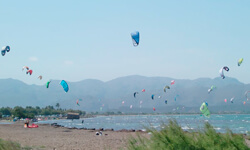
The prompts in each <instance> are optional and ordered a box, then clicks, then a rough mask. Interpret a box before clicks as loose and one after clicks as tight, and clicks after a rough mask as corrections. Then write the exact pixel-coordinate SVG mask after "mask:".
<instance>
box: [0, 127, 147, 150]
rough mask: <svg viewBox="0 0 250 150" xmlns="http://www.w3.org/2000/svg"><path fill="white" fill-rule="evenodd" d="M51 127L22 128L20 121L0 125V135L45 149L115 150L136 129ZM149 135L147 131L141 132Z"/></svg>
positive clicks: (122, 145) (2, 137)
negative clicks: (124, 130)
mask: <svg viewBox="0 0 250 150" xmlns="http://www.w3.org/2000/svg"><path fill="white" fill-rule="evenodd" d="M96 132H97V131H96V130H78V129H67V128H64V127H58V128H55V127H53V126H51V125H39V127H38V128H24V126H23V123H21V122H19V123H14V124H0V138H1V139H4V140H10V141H15V142H18V143H19V144H21V145H22V147H24V146H28V147H32V148H33V149H37V150H38V149H42V150H44V149H46V150H47V149H48V150H104V149H111V150H117V149H121V148H125V147H126V144H127V141H128V139H129V137H131V136H134V137H135V136H136V133H138V132H115V131H102V132H103V134H102V136H98V135H96ZM140 134H141V135H145V136H147V137H149V135H148V134H147V133H141V132H140Z"/></svg>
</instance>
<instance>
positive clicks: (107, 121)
mask: <svg viewBox="0 0 250 150" xmlns="http://www.w3.org/2000/svg"><path fill="white" fill-rule="evenodd" d="M170 119H175V120H176V121H177V122H178V124H179V125H180V126H181V127H182V129H183V130H199V129H202V128H204V123H205V122H209V123H210V124H211V125H212V126H213V127H214V129H215V130H216V131H217V132H221V133H225V132H226V131H227V129H230V130H232V131H233V133H248V131H250V114H227V115H211V116H210V118H206V117H204V116H200V115H198V114H197V115H123V116H97V117H94V118H83V119H79V120H78V119H77V120H66V119H65V120H48V121H39V122H38V123H40V124H44V123H57V124H59V125H63V126H65V127H69V128H71V127H76V128H83V127H84V128H96V129H99V128H104V129H114V130H122V129H127V130H130V129H134V130H145V129H146V128H147V127H151V128H155V129H157V130H160V129H161V128H162V126H161V125H162V124H167V123H168V122H169V120H170ZM82 120H84V123H82Z"/></svg>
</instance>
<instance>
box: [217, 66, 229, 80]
mask: <svg viewBox="0 0 250 150" xmlns="http://www.w3.org/2000/svg"><path fill="white" fill-rule="evenodd" d="M223 70H226V71H227V72H228V71H229V68H228V67H227V66H224V67H222V68H221V69H220V71H219V73H220V76H221V77H222V79H225V76H224V73H223Z"/></svg>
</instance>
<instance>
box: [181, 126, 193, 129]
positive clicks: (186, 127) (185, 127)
mask: <svg viewBox="0 0 250 150" xmlns="http://www.w3.org/2000/svg"><path fill="white" fill-rule="evenodd" d="M181 128H182V129H183V130H190V129H194V128H190V127H188V126H184V127H181Z"/></svg>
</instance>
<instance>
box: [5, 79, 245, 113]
mask: <svg viewBox="0 0 250 150" xmlns="http://www.w3.org/2000/svg"><path fill="white" fill-rule="evenodd" d="M171 80H175V84H173V85H170V83H171ZM59 82H60V81H59V80H52V81H51V83H50V86H49V88H46V86H45V84H44V85H42V86H41V85H28V84H25V83H24V82H22V81H19V80H15V79H0V107H6V106H9V107H15V106H22V107H26V106H40V107H44V106H48V105H52V106H55V104H56V103H59V104H60V107H61V108H67V109H69V108H72V109H80V110H85V111H92V112H94V111H122V112H133V111H135V112H136V111H137V112H138V111H143V112H144V111H146V112H147V111H152V108H153V107H155V108H156V110H158V112H168V111H173V110H180V111H181V110H184V109H185V110H189V112H195V111H199V109H198V108H199V107H200V105H201V104H202V102H207V103H208V105H209V107H211V109H214V110H231V111H232V110H235V111H247V110H249V103H250V102H249V101H247V98H246V96H245V92H246V91H248V90H250V84H244V83H241V82H239V81H238V80H237V79H235V78H230V77H226V78H225V79H221V78H214V79H210V78H198V79H195V80H188V79H173V78H168V77H145V76H138V75H133V76H125V77H119V78H116V79H113V80H110V81H107V82H103V81H100V80H94V79H87V80H83V81H78V82H67V83H68V85H69V91H68V92H67V93H65V92H64V90H63V88H62V87H61V85H60V84H59ZM165 86H169V87H170V89H167V90H166V92H164V91H163V88H164V87H165ZM211 86H215V87H216V88H215V89H214V90H213V91H211V92H210V93H208V89H209V88H210V87H211ZM142 89H145V92H142ZM135 92H138V94H136V97H134V93H135ZM152 95H154V99H152V98H151V97H152ZM249 96H250V94H249ZM175 98H176V100H175ZM231 98H234V101H233V103H231V102H230V99H231ZM77 99H81V100H80V101H79V105H80V106H78V105H77V104H76V101H77ZM225 99H227V102H225V101H224V100H225ZM165 101H166V102H167V103H166V102H165ZM244 101H246V104H245V105H243V102H244ZM122 102H124V104H122ZM131 105H132V109H130V106H131Z"/></svg>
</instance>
